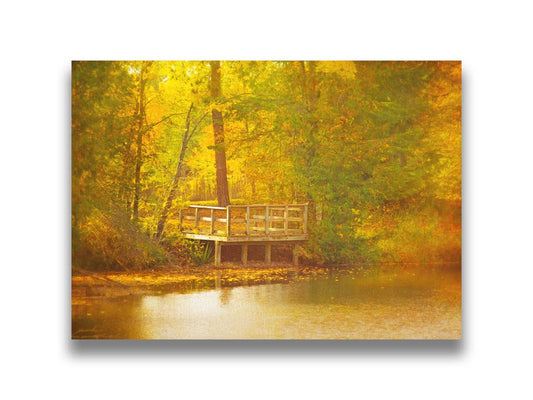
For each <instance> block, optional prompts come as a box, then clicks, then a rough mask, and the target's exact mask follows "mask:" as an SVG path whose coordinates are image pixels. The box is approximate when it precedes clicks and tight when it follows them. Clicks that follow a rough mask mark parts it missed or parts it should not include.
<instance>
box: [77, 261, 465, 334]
mask: <svg viewBox="0 0 533 400" xmlns="http://www.w3.org/2000/svg"><path fill="white" fill-rule="evenodd" d="M329 271H330V272H329V274H328V275H327V276H325V277H323V276H322V277H318V278H313V279H304V280H300V279H295V280H294V281H292V282H289V283H283V284H263V285H257V286H244V287H233V288H223V287H221V288H217V289H213V290H202V291H196V292H187V293H167V294H161V295H143V296H125V297H118V298H96V297H95V298H91V297H88V298H86V301H84V302H83V303H82V304H76V305H73V307H72V332H73V338H109V339H460V338H461V267H460V265H452V264H449V265H394V266H381V267H367V268H365V269H363V270H358V271H355V270H351V269H345V268H331V269H330V270H329Z"/></svg>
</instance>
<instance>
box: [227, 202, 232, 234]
mask: <svg viewBox="0 0 533 400" xmlns="http://www.w3.org/2000/svg"><path fill="white" fill-rule="evenodd" d="M226 230H227V231H228V237H230V236H231V206H227V207H226Z"/></svg>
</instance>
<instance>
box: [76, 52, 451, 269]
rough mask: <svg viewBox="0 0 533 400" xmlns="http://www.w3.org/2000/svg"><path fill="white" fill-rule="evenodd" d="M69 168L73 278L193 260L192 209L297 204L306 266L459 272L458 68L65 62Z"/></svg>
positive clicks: (196, 251)
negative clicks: (304, 214)
mask: <svg viewBox="0 0 533 400" xmlns="http://www.w3.org/2000/svg"><path fill="white" fill-rule="evenodd" d="M71 173H72V263H73V267H75V268H83V269H87V270H132V269H134V270H142V269H146V268H153V267H156V266H159V265H169V264H172V265H184V264H187V263H194V262H197V261H198V260H199V259H202V257H201V253H202V252H203V251H205V248H201V246H199V245H198V243H193V242H191V241H188V240H185V239H183V237H182V236H181V234H180V230H179V226H178V223H179V219H178V213H179V210H180V209H181V208H184V207H186V206H188V205H190V204H209V205H217V204H218V205H222V206H225V205H227V204H257V203H260V204H269V203H277V204H287V203H307V204H308V205H309V232H310V239H309V241H308V243H307V245H306V246H305V249H304V250H303V251H304V255H303V256H304V259H305V262H306V263H308V264H311V265H340V264H343V265H344V264H347V265H356V264H361V263H380V262H383V263H384V262H391V263H396V262H397V263H434V262H457V261H460V259H461V63H460V62H455V61H397V62H393V61H379V62H370V61H74V62H73V63H72V171H71ZM204 261H205V260H204Z"/></svg>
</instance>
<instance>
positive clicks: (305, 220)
mask: <svg viewBox="0 0 533 400" xmlns="http://www.w3.org/2000/svg"><path fill="white" fill-rule="evenodd" d="M307 212H308V205H307V204H306V205H305V206H304V226H303V229H304V233H307Z"/></svg>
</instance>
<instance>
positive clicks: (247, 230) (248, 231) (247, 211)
mask: <svg viewBox="0 0 533 400" xmlns="http://www.w3.org/2000/svg"><path fill="white" fill-rule="evenodd" d="M246 236H250V206H246Z"/></svg>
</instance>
